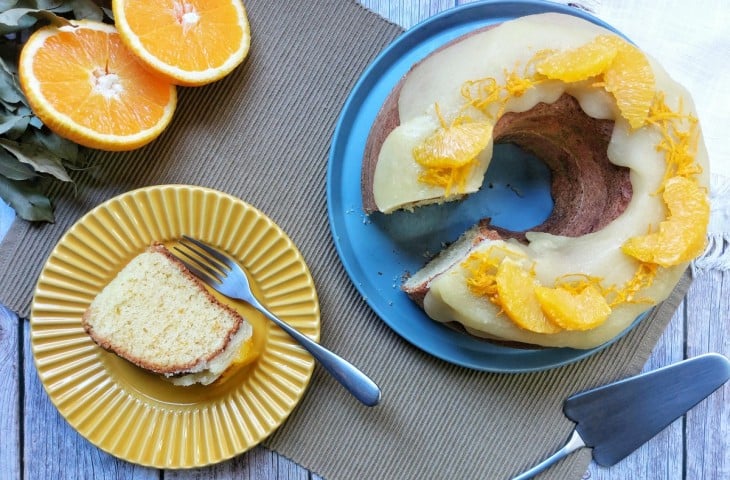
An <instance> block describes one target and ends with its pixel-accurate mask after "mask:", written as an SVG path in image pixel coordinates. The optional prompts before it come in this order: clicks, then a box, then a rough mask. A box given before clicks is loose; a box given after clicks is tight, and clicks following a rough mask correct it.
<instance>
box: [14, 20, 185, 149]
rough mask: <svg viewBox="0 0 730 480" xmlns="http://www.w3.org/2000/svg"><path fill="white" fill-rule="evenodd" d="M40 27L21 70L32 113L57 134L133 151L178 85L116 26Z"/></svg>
mask: <svg viewBox="0 0 730 480" xmlns="http://www.w3.org/2000/svg"><path fill="white" fill-rule="evenodd" d="M72 23H73V25H72V26H62V27H56V26H47V27H43V28H41V29H39V30H37V31H36V32H35V33H33V35H31V37H30V38H29V39H28V41H27V42H26V44H25V45H24V46H23V50H22V51H21V54H20V64H19V68H18V77H19V80H20V86H21V88H22V89H23V92H25V96H26V97H27V99H28V103H29V104H30V107H31V109H32V110H33V112H34V113H35V114H36V115H37V116H38V117H39V118H40V119H41V120H42V121H43V123H44V124H46V125H47V126H48V127H49V128H50V129H51V130H53V131H54V132H56V133H57V134H58V135H60V136H62V137H65V138H67V139H69V140H71V141H73V142H76V143H78V144H81V145H85V146H87V147H91V148H98V149H103V150H131V149H134V148H137V147H141V146H142V145H144V144H146V143H148V142H150V141H152V140H154V139H155V138H156V137H157V136H159V135H160V133H162V131H163V130H164V129H165V127H166V126H167V125H168V123H170V120H171V119H172V114H173V112H174V111H175V106H176V104H177V94H176V91H175V86H174V85H172V84H170V83H169V82H168V81H166V80H165V79H163V78H161V77H159V76H157V75H154V74H152V73H150V72H149V71H148V70H147V69H145V68H144V67H143V66H142V64H141V63H139V62H138V61H137V60H136V58H135V57H134V56H133V55H132V53H131V52H130V51H129V50H127V48H126V47H125V46H124V45H123V44H122V42H121V39H120V38H119V35H118V34H117V31H116V30H115V28H114V27H113V26H111V25H107V24H104V23H100V22H94V21H85V20H82V21H78V22H72Z"/></svg>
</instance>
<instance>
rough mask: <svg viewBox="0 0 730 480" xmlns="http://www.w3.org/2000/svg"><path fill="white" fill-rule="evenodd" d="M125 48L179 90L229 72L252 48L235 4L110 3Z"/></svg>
mask: <svg viewBox="0 0 730 480" xmlns="http://www.w3.org/2000/svg"><path fill="white" fill-rule="evenodd" d="M112 8H113V11H114V20H115V23H116V25H117V28H118V29H119V33H120V35H121V36H122V39H123V40H124V42H125V44H126V45H127V47H129V49H130V50H132V51H133V52H134V53H135V54H136V55H137V56H139V57H140V59H141V60H142V61H143V62H144V63H145V64H146V65H147V66H148V67H149V68H151V69H153V70H154V71H156V72H159V73H160V74H162V75H165V76H166V77H168V78H169V79H170V80H171V81H173V82H174V83H177V84H179V85H188V86H195V85H204V84H206V83H210V82H213V81H215V80H218V79H220V78H222V77H224V76H225V75H227V74H228V73H230V72H231V71H232V70H233V69H234V68H235V67H236V66H238V65H239V64H240V63H241V62H242V61H243V59H244V58H245V57H246V55H247V54H248V50H249V46H250V43H251V34H250V30H249V23H248V18H247V16H246V11H245V9H244V7H243V5H242V4H241V2H240V0H161V1H158V2H149V1H147V0H113V1H112Z"/></svg>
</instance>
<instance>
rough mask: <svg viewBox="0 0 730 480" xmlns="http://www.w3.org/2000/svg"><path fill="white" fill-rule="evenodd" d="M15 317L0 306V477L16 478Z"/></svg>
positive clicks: (17, 373)
mask: <svg viewBox="0 0 730 480" xmlns="http://www.w3.org/2000/svg"><path fill="white" fill-rule="evenodd" d="M19 321H20V320H18V317H17V316H16V315H15V314H14V313H13V312H11V311H10V310H8V309H7V308H5V307H3V306H2V305H0V392H2V393H0V444H1V445H2V446H1V447H0V476H5V475H7V477H4V478H20V468H21V466H20V456H21V455H20V434H21V433H20V408H19V406H20V395H19V392H20V378H21V377H20V365H19V355H18V346H19V341H18V325H19V323H18V322H19Z"/></svg>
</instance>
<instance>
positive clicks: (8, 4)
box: [0, 0, 18, 12]
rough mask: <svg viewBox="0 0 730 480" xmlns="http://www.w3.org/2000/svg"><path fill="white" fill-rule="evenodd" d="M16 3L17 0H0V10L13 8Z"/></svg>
mask: <svg viewBox="0 0 730 480" xmlns="http://www.w3.org/2000/svg"><path fill="white" fill-rule="evenodd" d="M17 3H18V0H0V12H4V11H5V10H7V9H9V8H13V7H14V6H15V5H16V4H17Z"/></svg>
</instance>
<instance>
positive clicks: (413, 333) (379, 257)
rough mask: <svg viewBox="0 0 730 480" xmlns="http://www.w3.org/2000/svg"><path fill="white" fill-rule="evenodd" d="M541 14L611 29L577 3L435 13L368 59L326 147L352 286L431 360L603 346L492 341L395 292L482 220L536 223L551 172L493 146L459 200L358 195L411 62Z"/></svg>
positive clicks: (491, 361)
mask: <svg viewBox="0 0 730 480" xmlns="http://www.w3.org/2000/svg"><path fill="white" fill-rule="evenodd" d="M544 12H559V13H566V14H570V15H574V16H578V17H581V18H584V19H586V20H588V21H591V22H593V23H596V24H598V25H601V26H603V27H606V28H609V29H611V30H614V31H615V29H612V28H611V27H610V26H609V25H607V24H605V23H603V22H601V21H600V20H598V19H596V18H594V17H591V16H590V15H588V14H586V13H584V12H582V11H579V10H576V9H574V8H570V7H564V6H562V5H555V4H548V3H546V2H537V1H513V2H482V3H472V4H468V5H464V6H461V7H457V8H454V9H451V10H448V11H446V12H443V13H441V14H439V15H436V16H435V17H432V18H430V19H428V20H426V21H425V22H423V23H421V24H419V25H417V26H416V27H414V28H413V29H411V30H409V31H407V32H406V33H404V34H403V35H401V36H400V37H398V38H397V39H396V40H395V41H394V42H393V43H392V44H391V45H390V46H389V47H388V48H386V49H385V50H384V51H383V52H382V53H381V54H380V55H379V56H378V57H377V58H376V59H375V61H374V62H373V63H372V64H371V65H370V66H369V67H368V69H367V70H366V71H365V73H364V74H363V75H362V77H361V78H360V79H359V81H358V82H357V84H356V85H355V87H354V88H353V90H352V92H351V94H350V97H349V98H348V100H347V102H346V103H345V106H344V108H343V110H342V113H341V115H340V118H339V121H338V123H337V127H336V129H335V134H334V137H333V142H332V147H331V150H330V157H329V165H328V172H327V201H328V213H329V220H330V226H331V229H332V234H333V236H334V241H335V245H336V246H337V251H338V253H339V255H340V258H341V259H342V263H343V264H344V266H345V269H346V270H347V273H348V274H349V276H350V278H351V279H352V281H353V283H354V284H355V287H356V288H357V289H358V290H359V291H360V293H361V294H362V296H363V297H364V299H365V300H366V301H367V302H368V304H369V305H370V306H371V307H372V308H373V310H374V311H375V312H376V313H377V314H378V315H379V316H380V318H382V319H383V321H385V322H386V323H387V324H388V325H389V326H390V327H391V328H392V329H393V330H395V331H396V332H397V333H398V334H399V335H400V336H401V337H403V338H404V339H406V340H407V341H409V342H411V343H412V344H413V345H416V346H417V347H419V348H421V349H423V350H424V351H426V352H428V353H430V354H432V355H434V356H436V357H438V358H441V359H443V360H446V361H448V362H452V363H455V364H458V365H462V366H464V367H468V368H473V369H478V370H485V371H493V372H528V371H537V370H544V369H548V368H553V367H558V366H561V365H565V364H567V363H571V362H575V361H577V360H580V359H582V358H585V357H587V356H589V355H591V354H593V353H595V352H596V351H598V350H600V349H602V348H605V347H606V345H607V344H606V345H602V346H601V347H598V348H595V349H591V350H574V349H569V348H549V349H540V350H525V349H514V348H509V347H503V346H499V345H494V344H491V343H488V342H485V341H482V340H479V339H477V338H474V337H471V336H469V335H467V334H464V333H460V332H458V331H456V330H453V329H451V328H449V327H446V326H444V325H442V324H440V323H438V322H435V321H433V320H431V319H429V318H428V317H427V316H426V315H425V314H424V312H423V311H422V310H421V309H420V308H418V307H417V306H416V305H415V304H414V303H413V302H411V301H410V300H409V299H408V297H407V296H406V295H405V294H404V293H403V292H401V290H400V285H401V282H402V280H403V276H404V275H405V274H407V273H408V272H415V271H417V270H418V269H420V268H421V267H422V266H423V265H424V264H425V262H426V261H427V260H428V259H429V258H430V257H431V256H432V255H433V254H435V253H437V252H438V251H440V250H441V249H442V248H443V245H444V244H445V243H449V242H453V241H454V240H456V239H457V238H458V237H459V235H461V234H462V233H463V232H464V231H465V230H467V229H468V228H469V227H471V226H472V225H474V224H475V223H476V222H477V221H478V220H479V219H481V218H485V217H491V218H492V222H493V223H494V224H495V225H498V226H501V227H504V228H508V229H512V230H524V229H527V228H530V227H533V226H536V225H538V224H540V223H542V221H543V220H544V219H545V218H547V216H548V215H549V214H550V212H551V210H552V199H551V197H550V176H549V175H550V174H549V171H548V170H547V168H546V167H545V166H544V165H543V163H542V162H541V161H539V160H538V159H536V158H534V157H531V156H530V155H527V154H525V153H524V152H522V151H521V150H519V149H517V148H515V147H513V146H511V145H497V146H495V155H494V159H493V160H492V163H491V164H490V167H489V170H488V171H487V175H486V178H485V181H484V186H483V188H482V190H481V191H480V192H479V193H477V194H474V195H472V196H470V197H469V198H468V199H467V200H466V201H463V202H457V203H450V204H447V205H435V206H428V207H423V208H419V209H417V211H416V212H413V213H407V212H397V213H394V214H391V215H381V214H373V215H371V216H366V215H365V213H364V212H363V209H362V200H361V198H360V168H361V165H362V157H363V152H364V150H365V142H366V140H367V136H368V133H369V131H370V127H371V125H372V123H373V121H374V119H375V117H376V115H377V113H378V111H379V110H380V107H381V106H382V104H383V102H384V101H385V98H386V97H387V96H388V94H389V93H390V91H391V89H392V88H393V87H394V86H395V85H396V84H397V83H398V81H399V80H400V79H401V77H402V76H403V75H404V74H405V73H406V72H408V70H409V69H410V68H411V66H413V64H414V63H416V62H418V61H419V60H421V59H422V58H424V57H425V56H426V55H428V54H429V53H430V52H432V51H434V50H435V49H437V48H438V47H440V46H442V45H444V44H445V43H447V42H449V41H451V40H453V39H455V38H457V37H459V36H461V35H463V34H465V33H467V32H470V31H472V30H474V29H477V28H480V27H484V26H486V25H490V24H495V23H501V22H504V21H506V20H511V19H514V18H517V17H520V16H524V15H530V14H535V13H544ZM637 322H638V320H637ZM635 323H636V322H634V324H635Z"/></svg>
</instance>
